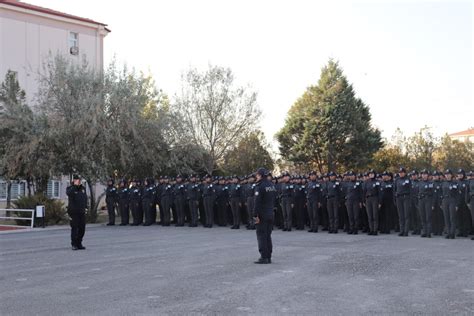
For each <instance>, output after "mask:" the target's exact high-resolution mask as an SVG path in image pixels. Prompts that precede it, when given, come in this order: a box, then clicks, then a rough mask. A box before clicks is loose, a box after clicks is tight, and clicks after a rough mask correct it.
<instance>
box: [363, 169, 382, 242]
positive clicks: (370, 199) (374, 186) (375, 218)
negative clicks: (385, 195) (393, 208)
mask: <svg viewBox="0 0 474 316" xmlns="http://www.w3.org/2000/svg"><path fill="white" fill-rule="evenodd" d="M364 197H365V207H366V208H367V216H368V218H369V229H370V231H369V235H372V236H376V235H378V230H379V210H380V206H381V204H382V192H381V185H380V181H378V180H377V179H376V178H375V171H374V170H370V171H369V179H368V180H367V181H365V183H364Z"/></svg>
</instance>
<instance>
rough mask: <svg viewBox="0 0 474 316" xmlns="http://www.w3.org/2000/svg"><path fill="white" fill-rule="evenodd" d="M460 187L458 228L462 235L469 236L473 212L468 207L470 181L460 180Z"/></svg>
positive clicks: (459, 234)
mask: <svg viewBox="0 0 474 316" xmlns="http://www.w3.org/2000/svg"><path fill="white" fill-rule="evenodd" d="M457 183H458V188H459V194H460V197H459V204H458V212H457V213H458V214H457V215H458V216H457V218H458V228H459V233H458V236H460V237H467V236H468V234H469V232H470V230H471V214H470V213H469V208H468V207H467V198H466V195H467V194H468V189H469V182H468V181H467V180H465V179H464V180H458V181H457Z"/></svg>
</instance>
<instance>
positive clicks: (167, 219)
mask: <svg viewBox="0 0 474 316" xmlns="http://www.w3.org/2000/svg"><path fill="white" fill-rule="evenodd" d="M171 203H172V200H171V196H163V197H162V198H161V206H162V207H163V209H162V210H160V218H161V225H163V226H169V225H170V223H171V210H170V208H171Z"/></svg>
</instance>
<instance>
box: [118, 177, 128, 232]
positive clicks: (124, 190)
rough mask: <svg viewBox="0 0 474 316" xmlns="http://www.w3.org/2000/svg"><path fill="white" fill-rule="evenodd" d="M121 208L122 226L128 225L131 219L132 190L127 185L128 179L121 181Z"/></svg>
mask: <svg viewBox="0 0 474 316" xmlns="http://www.w3.org/2000/svg"><path fill="white" fill-rule="evenodd" d="M118 196H119V210H120V226H125V225H128V222H129V220H130V209H129V207H130V190H129V189H128V186H127V180H125V179H124V180H122V181H120V187H119V192H118Z"/></svg>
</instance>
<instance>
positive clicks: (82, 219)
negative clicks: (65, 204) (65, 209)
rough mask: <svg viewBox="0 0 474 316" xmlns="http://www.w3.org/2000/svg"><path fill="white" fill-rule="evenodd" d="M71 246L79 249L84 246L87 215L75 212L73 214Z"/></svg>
mask: <svg viewBox="0 0 474 316" xmlns="http://www.w3.org/2000/svg"><path fill="white" fill-rule="evenodd" d="M69 216H71V221H70V222H69V224H70V225H71V246H76V247H79V246H81V245H82V238H84V233H85V232H86V213H85V212H74V213H71V214H70V215H69Z"/></svg>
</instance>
